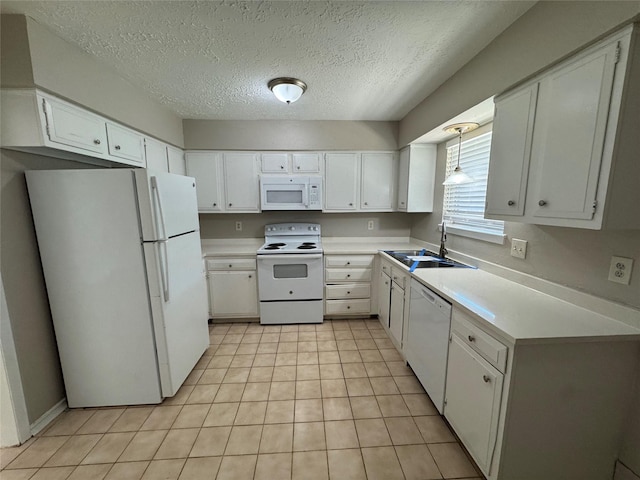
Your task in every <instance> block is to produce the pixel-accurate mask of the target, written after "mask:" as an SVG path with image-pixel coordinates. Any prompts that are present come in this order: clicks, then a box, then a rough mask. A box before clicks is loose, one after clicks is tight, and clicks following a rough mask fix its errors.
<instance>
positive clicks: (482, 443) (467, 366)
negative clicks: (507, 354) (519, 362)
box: [444, 334, 504, 471]
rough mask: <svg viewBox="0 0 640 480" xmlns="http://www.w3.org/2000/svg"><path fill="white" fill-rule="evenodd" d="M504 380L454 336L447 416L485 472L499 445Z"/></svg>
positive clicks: (452, 338)
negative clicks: (496, 446)
mask: <svg viewBox="0 0 640 480" xmlns="http://www.w3.org/2000/svg"><path fill="white" fill-rule="evenodd" d="M503 378H504V375H503V374H502V373H500V372H499V371H498V370H496V369H495V368H493V367H492V366H491V365H490V364H489V362H487V361H486V360H484V359H483V358H482V357H481V356H480V355H479V354H478V353H476V352H474V351H473V350H472V349H471V348H469V347H468V346H466V345H465V342H464V340H463V339H462V338H460V337H459V336H458V335H457V334H452V335H451V342H450V345H449V362H448V368H447V396H446V400H445V401H446V404H445V407H444V416H445V417H446V418H447V420H448V421H449V423H450V424H451V426H452V427H453V428H454V430H455V431H456V432H457V433H458V435H459V436H460V438H461V440H462V442H463V443H464V445H465V447H466V448H467V450H469V452H470V453H471V454H472V455H473V457H474V458H475V459H476V462H477V463H478V466H479V467H480V468H481V469H482V470H483V471H488V470H489V466H490V465H491V459H492V456H493V450H494V448H495V445H496V436H497V431H498V414H499V412H500V400H501V397H502V383H503Z"/></svg>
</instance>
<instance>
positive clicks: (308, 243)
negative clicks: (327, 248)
mask: <svg viewBox="0 0 640 480" xmlns="http://www.w3.org/2000/svg"><path fill="white" fill-rule="evenodd" d="M300 245H313V246H314V247H315V246H316V242H302V243H301V244H300Z"/></svg>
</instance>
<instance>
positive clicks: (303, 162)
mask: <svg viewBox="0 0 640 480" xmlns="http://www.w3.org/2000/svg"><path fill="white" fill-rule="evenodd" d="M291 161H292V163H291V172H292V173H320V153H318V152H305V153H292V154H291Z"/></svg>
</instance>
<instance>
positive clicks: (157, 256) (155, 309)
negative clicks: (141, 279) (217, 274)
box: [144, 232, 209, 397]
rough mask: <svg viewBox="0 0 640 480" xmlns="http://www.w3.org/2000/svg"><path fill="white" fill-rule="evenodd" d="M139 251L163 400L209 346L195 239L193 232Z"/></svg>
mask: <svg viewBox="0 0 640 480" xmlns="http://www.w3.org/2000/svg"><path fill="white" fill-rule="evenodd" d="M144 248H145V258H146V263H147V272H148V278H149V290H150V293H151V311H152V315H153V324H154V331H155V338H156V346H157V352H158V364H159V369H160V381H161V385H162V396H164V397H172V396H173V395H175V394H176V392H177V391H178V389H179V388H180V386H181V385H182V383H183V382H184V380H185V379H186V378H187V375H189V373H190V372H191V370H192V369H193V367H194V366H195V364H196V363H197V362H198V360H199V359H200V357H201V356H202V354H203V353H204V351H205V350H206V349H207V347H208V346H209V329H208V325H207V323H208V318H209V316H208V305H207V287H206V280H205V269H204V263H203V259H202V253H201V250H200V237H199V235H198V233H197V232H193V233H189V234H185V235H180V236H177V237H174V238H171V239H169V240H168V241H167V242H155V243H145V244H144Z"/></svg>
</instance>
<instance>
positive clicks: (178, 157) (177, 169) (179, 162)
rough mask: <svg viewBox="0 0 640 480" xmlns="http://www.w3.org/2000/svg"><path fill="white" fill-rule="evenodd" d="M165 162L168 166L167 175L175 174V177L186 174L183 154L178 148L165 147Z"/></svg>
mask: <svg viewBox="0 0 640 480" xmlns="http://www.w3.org/2000/svg"><path fill="white" fill-rule="evenodd" d="M167 162H168V164H169V173H175V174H176V175H186V174H187V168H186V165H185V161H184V152H183V151H182V150H181V149H180V148H176V147H172V146H171V145H167Z"/></svg>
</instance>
